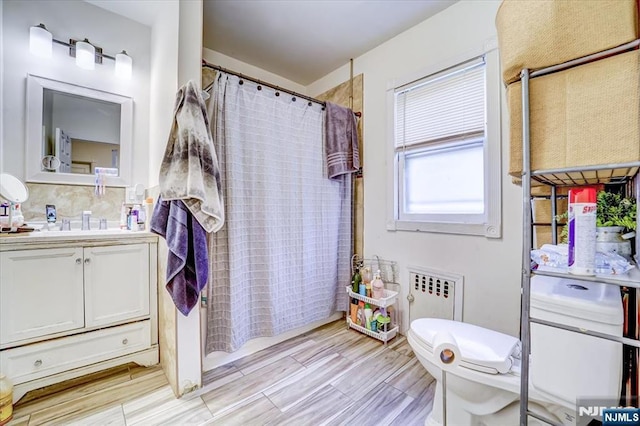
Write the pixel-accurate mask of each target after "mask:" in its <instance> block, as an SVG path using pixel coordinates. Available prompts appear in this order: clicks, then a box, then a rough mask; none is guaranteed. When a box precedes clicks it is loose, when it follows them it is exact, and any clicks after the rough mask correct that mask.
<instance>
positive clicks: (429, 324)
mask: <svg viewBox="0 0 640 426" xmlns="http://www.w3.org/2000/svg"><path fill="white" fill-rule="evenodd" d="M411 330H412V331H413V334H414V336H415V337H416V338H418V339H419V340H420V341H422V343H424V344H425V345H426V346H427V347H428V348H429V349H430V350H431V351H433V341H434V339H435V337H436V335H437V334H438V333H439V332H441V331H446V332H448V333H450V334H451V335H452V336H453V337H454V339H455V340H456V343H457V344H458V349H459V350H460V356H461V358H462V359H461V360H460V364H461V365H463V366H464V367H467V368H470V369H472V370H477V371H482V372H485V373H492V374H498V373H507V372H509V370H510V369H511V366H512V364H513V359H512V358H511V356H512V355H517V354H519V350H520V341H519V340H518V339H516V338H515V337H513V336H509V335H507V334H503V333H499V332H497V331H493V330H488V329H486V328H482V327H478V326H475V325H473V324H467V323H464V322H460V321H451V320H445V319H439V318H420V319H417V320H415V321H413V322H412V323H411Z"/></svg>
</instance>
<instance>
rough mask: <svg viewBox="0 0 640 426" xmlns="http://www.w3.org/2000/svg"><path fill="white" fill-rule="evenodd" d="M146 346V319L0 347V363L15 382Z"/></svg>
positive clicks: (148, 341) (148, 331) (148, 342)
mask: <svg viewBox="0 0 640 426" xmlns="http://www.w3.org/2000/svg"><path fill="white" fill-rule="evenodd" d="M149 347H151V321H149V320H147V321H140V322H136V323H133V324H126V325H122V326H119V327H113V328H108V329H103V330H97V331H93V332H90V333H85V334H79V335H75V336H69V337H63V338H60V339H56V340H51V341H48V342H42V343H36V344H33V345H27V346H23V347H19V348H14V349H7V350H4V351H0V367H1V369H2V371H3V372H4V374H6V375H7V376H8V377H11V380H12V381H13V382H14V383H15V384H18V383H24V382H28V381H30V380H35V379H39V378H41V377H45V376H49V375H52V374H56V373H60V372H63V371H66V370H70V369H73V368H78V367H82V366H85V365H89V364H93V363H96V362H100V361H105V360H107V359H111V358H116V357H119V356H123V355H127V354H130V353H133V352H138V351H141V350H144V349H147V348H149Z"/></svg>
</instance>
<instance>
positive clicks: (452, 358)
mask: <svg viewBox="0 0 640 426" xmlns="http://www.w3.org/2000/svg"><path fill="white" fill-rule="evenodd" d="M433 356H434V358H435V361H436V363H437V364H438V365H439V366H440V368H442V369H444V370H451V369H454V368H455V367H457V366H458V364H459V363H460V349H459V348H458V344H457V342H456V339H455V338H454V337H453V336H452V335H451V333H449V332H447V331H441V332H439V333H438V334H436V336H435V338H434V339H433Z"/></svg>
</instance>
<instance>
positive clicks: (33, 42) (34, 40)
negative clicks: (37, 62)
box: [29, 24, 53, 58]
mask: <svg viewBox="0 0 640 426" xmlns="http://www.w3.org/2000/svg"><path fill="white" fill-rule="evenodd" d="M52 42H53V35H51V33H50V32H49V31H47V28H46V27H45V26H44V24H40V25H36V26H33V27H31V29H30V30H29V51H30V52H31V53H33V54H34V55H36V56H40V57H41V58H50V57H51V53H52V50H53V44H52Z"/></svg>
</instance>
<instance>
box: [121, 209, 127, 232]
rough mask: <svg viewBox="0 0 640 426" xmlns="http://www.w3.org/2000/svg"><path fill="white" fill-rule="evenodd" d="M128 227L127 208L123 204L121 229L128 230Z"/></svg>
mask: <svg viewBox="0 0 640 426" xmlns="http://www.w3.org/2000/svg"><path fill="white" fill-rule="evenodd" d="M127 227H128V223H127V206H126V205H125V204H124V203H122V206H121V207H120V229H127Z"/></svg>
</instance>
